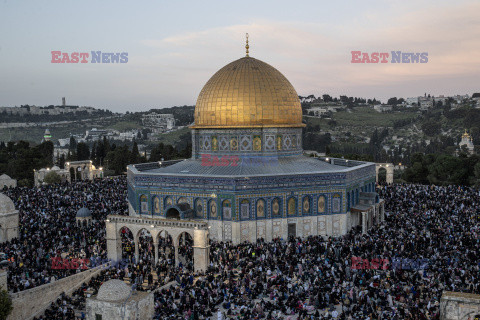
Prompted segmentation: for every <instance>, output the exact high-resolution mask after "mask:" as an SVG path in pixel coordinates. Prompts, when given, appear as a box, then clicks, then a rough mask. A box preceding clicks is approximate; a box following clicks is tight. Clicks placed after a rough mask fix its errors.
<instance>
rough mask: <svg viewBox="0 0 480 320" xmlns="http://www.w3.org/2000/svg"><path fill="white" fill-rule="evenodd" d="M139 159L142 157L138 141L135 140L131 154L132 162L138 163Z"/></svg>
mask: <svg viewBox="0 0 480 320" xmlns="http://www.w3.org/2000/svg"><path fill="white" fill-rule="evenodd" d="M139 159H140V153H139V152H138V145H137V142H136V141H135V142H134V143H133V147H132V153H131V155H130V163H132V164H134V163H138V162H139Z"/></svg>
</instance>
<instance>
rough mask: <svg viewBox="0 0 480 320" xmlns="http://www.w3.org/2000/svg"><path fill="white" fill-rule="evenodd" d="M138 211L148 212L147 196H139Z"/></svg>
mask: <svg viewBox="0 0 480 320" xmlns="http://www.w3.org/2000/svg"><path fill="white" fill-rule="evenodd" d="M140 213H148V197H147V196H146V195H144V194H142V195H141V196H140Z"/></svg>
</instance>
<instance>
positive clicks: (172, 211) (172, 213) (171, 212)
mask: <svg viewBox="0 0 480 320" xmlns="http://www.w3.org/2000/svg"><path fill="white" fill-rule="evenodd" d="M165 217H166V218H167V219H177V220H179V219H180V211H178V209H177V208H175V207H171V208H169V209H167V211H166V213H165Z"/></svg>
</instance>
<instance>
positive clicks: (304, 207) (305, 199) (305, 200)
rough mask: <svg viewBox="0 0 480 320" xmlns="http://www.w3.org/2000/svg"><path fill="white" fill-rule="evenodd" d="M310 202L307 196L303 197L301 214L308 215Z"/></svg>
mask: <svg viewBox="0 0 480 320" xmlns="http://www.w3.org/2000/svg"><path fill="white" fill-rule="evenodd" d="M310 202H311V201H310V197H309V196H305V197H303V201H302V212H303V214H310V210H311V205H310Z"/></svg>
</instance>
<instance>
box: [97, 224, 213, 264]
mask: <svg viewBox="0 0 480 320" xmlns="http://www.w3.org/2000/svg"><path fill="white" fill-rule="evenodd" d="M105 224H106V229H107V252H108V258H109V259H110V260H111V261H113V262H118V261H120V260H121V259H122V241H121V237H120V234H121V233H120V230H121V229H122V228H124V227H126V228H128V229H129V230H131V232H132V233H133V234H134V235H137V236H136V238H137V239H135V240H137V241H134V246H135V257H136V258H137V261H138V258H139V247H138V242H139V240H138V235H139V234H140V230H142V229H145V230H147V231H148V233H149V234H150V235H151V237H152V238H153V252H154V255H155V257H154V262H155V263H157V262H158V259H159V241H160V240H159V237H160V236H161V235H162V234H163V235H164V237H166V238H169V237H170V236H171V238H172V240H173V241H172V242H173V247H174V256H175V265H178V262H179V258H178V254H179V247H180V243H181V242H180V240H182V239H183V238H185V241H188V240H187V238H188V237H190V238H191V239H192V242H191V247H192V248H193V268H194V270H195V271H206V270H207V268H208V265H209V261H210V245H209V231H208V224H207V223H206V222H200V221H190V220H173V219H152V218H137V217H128V216H116V215H111V216H108V217H107V219H106V220H105ZM184 233H188V235H189V236H182V234H184ZM166 234H168V236H165V235H166ZM182 237H183V238H182ZM149 238H150V237H149ZM167 241H168V240H167ZM182 243H183V242H182ZM168 244H170V242H169V243H168ZM166 252H167V250H166ZM170 252H171V251H169V252H168V253H170Z"/></svg>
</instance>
